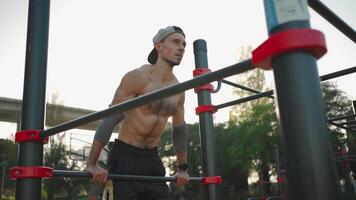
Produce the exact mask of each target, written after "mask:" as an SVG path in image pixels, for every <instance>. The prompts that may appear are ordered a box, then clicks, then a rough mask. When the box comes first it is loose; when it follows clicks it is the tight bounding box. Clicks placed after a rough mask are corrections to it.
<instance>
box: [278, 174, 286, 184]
mask: <svg viewBox="0 0 356 200" xmlns="http://www.w3.org/2000/svg"><path fill="white" fill-rule="evenodd" d="M285 182H286V180H285V177H283V176H279V177H277V183H285Z"/></svg>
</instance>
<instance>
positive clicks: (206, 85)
mask: <svg viewBox="0 0 356 200" xmlns="http://www.w3.org/2000/svg"><path fill="white" fill-rule="evenodd" d="M201 90H208V91H209V92H214V86H213V85H212V84H210V83H209V84H205V85H202V86H198V87H195V88H194V92H195V93H198V92H199V91H201Z"/></svg>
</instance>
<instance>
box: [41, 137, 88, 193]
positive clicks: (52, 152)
mask: <svg viewBox="0 0 356 200" xmlns="http://www.w3.org/2000/svg"><path fill="white" fill-rule="evenodd" d="M68 155H69V152H68V150H67V148H66V145H64V144H63V143H62V142H57V143H51V147H50V148H49V149H47V150H46V151H45V154H44V165H46V166H50V167H52V168H54V169H58V170H78V169H79V167H78V164H77V163H76V162H75V161H71V160H69V156H68ZM43 183H44V185H43V187H44V189H45V190H46V191H47V197H48V199H49V200H52V199H54V198H55V195H65V196H70V197H76V196H78V195H79V193H80V191H81V190H84V189H86V190H87V191H89V184H90V182H89V181H88V180H85V179H68V178H53V179H45V180H44V181H43Z"/></svg>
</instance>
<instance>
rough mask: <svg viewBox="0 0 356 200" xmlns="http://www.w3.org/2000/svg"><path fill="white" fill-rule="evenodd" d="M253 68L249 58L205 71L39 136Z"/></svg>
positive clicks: (79, 124) (136, 106)
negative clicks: (189, 78) (218, 68)
mask: <svg viewBox="0 0 356 200" xmlns="http://www.w3.org/2000/svg"><path fill="white" fill-rule="evenodd" d="M251 69H253V65H252V62H251V59H249V60H246V61H243V62H240V63H237V64H234V65H231V66H228V67H225V68H223V69H220V70H217V71H214V72H210V73H206V74H203V75H200V76H197V77H195V78H193V79H191V80H188V81H185V82H182V83H179V84H175V85H172V86H169V87H166V88H164V89H161V90H157V91H154V92H151V93H148V94H145V95H142V96H139V97H136V98H133V99H130V100H128V101H125V102H122V103H119V104H116V105H115V106H112V107H110V108H107V109H105V110H102V111H98V112H94V113H92V114H89V115H86V116H83V117H80V118H78V119H75V120H72V121H69V122H65V123H63V124H60V125H58V126H55V127H52V128H49V129H47V130H44V131H42V132H41V137H48V136H51V135H54V134H57V133H60V132H62V131H66V130H69V129H72V128H75V127H78V126H81V125H83V124H86V123H89V122H93V121H95V120H99V119H102V118H104V117H107V116H110V115H113V114H115V113H122V112H125V111H128V110H131V109H134V108H138V107H140V106H143V105H146V104H148V103H150V102H153V101H156V100H159V99H163V98H166V97H169V96H172V95H175V94H178V93H181V92H184V91H186V90H189V89H192V88H194V87H197V86H200V85H204V84H207V83H210V82H213V81H217V80H220V79H222V78H226V77H229V76H232V75H235V74H240V73H243V72H246V71H248V70H251Z"/></svg>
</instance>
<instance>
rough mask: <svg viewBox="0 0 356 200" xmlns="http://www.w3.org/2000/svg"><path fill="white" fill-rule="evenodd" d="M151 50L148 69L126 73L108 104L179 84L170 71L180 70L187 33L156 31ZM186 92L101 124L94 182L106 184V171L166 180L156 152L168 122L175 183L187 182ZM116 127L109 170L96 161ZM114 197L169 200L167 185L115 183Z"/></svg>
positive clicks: (91, 162)
mask: <svg viewBox="0 0 356 200" xmlns="http://www.w3.org/2000/svg"><path fill="white" fill-rule="evenodd" d="M153 43H154V49H153V50H152V51H151V53H150V54H149V56H148V61H149V63H150V64H151V65H143V66H142V67H140V68H138V69H135V70H132V71H130V72H128V73H127V74H126V75H125V76H124V77H123V78H122V80H121V83H120V85H119V87H118V89H117V90H116V92H115V95H114V98H113V100H112V103H111V105H115V104H118V103H121V102H124V101H127V100H128V99H132V98H135V97H137V96H140V95H144V94H146V93H149V92H152V91H154V90H157V89H161V88H164V87H167V86H169V85H172V84H176V83H178V80H177V78H176V77H175V75H174V74H173V67H174V66H176V65H179V64H180V62H181V60H182V58H183V55H184V51H185V45H186V42H185V34H184V33H183V31H182V29H180V28H179V27H176V26H168V27H166V28H163V29H160V30H159V31H158V33H157V34H156V35H155V36H154V38H153ZM184 98H185V96H184V93H181V94H177V95H175V96H171V97H168V98H165V99H161V100H159V101H156V102H153V103H150V104H147V105H145V106H142V107H139V108H136V109H133V110H130V111H127V112H124V113H122V114H117V115H114V116H112V117H108V118H105V119H103V120H102V121H101V122H100V124H99V126H98V128H97V131H96V134H95V137H94V141H93V144H92V148H91V151H90V155H89V159H88V161H87V166H86V170H87V171H89V172H90V173H91V174H92V175H93V178H92V181H94V182H97V183H105V182H106V181H107V174H108V171H109V172H110V173H116V174H131V175H146V176H164V175H165V169H164V167H163V164H162V161H161V159H160V158H159V155H158V152H157V146H158V145H159V141H160V136H161V134H162V132H163V130H164V128H165V127H166V125H167V121H168V118H169V117H172V125H173V131H172V139H173V146H174V148H175V151H176V156H177V162H178V166H177V167H178V169H177V174H176V175H175V176H176V177H177V184H178V185H185V184H187V183H188V182H189V175H188V171H187V170H188V165H187V127H186V124H185V120H184ZM119 122H120V123H121V124H120V130H119V133H120V134H119V138H118V139H116V140H115V143H114V145H113V147H112V148H111V150H110V153H109V160H108V171H106V170H105V169H103V168H101V167H99V166H98V165H97V164H96V162H97V160H98V158H99V155H100V152H101V150H102V149H103V147H104V146H105V145H106V143H107V142H108V141H109V138H110V136H111V133H112V131H113V129H114V127H115V126H116V125H117V124H118V123H119ZM113 184H114V186H113V188H114V197H115V198H116V199H118V200H127V199H149V200H152V199H157V200H163V199H164V200H166V199H169V191H168V187H167V185H166V184H165V183H152V182H136V181H114V183H113Z"/></svg>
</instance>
